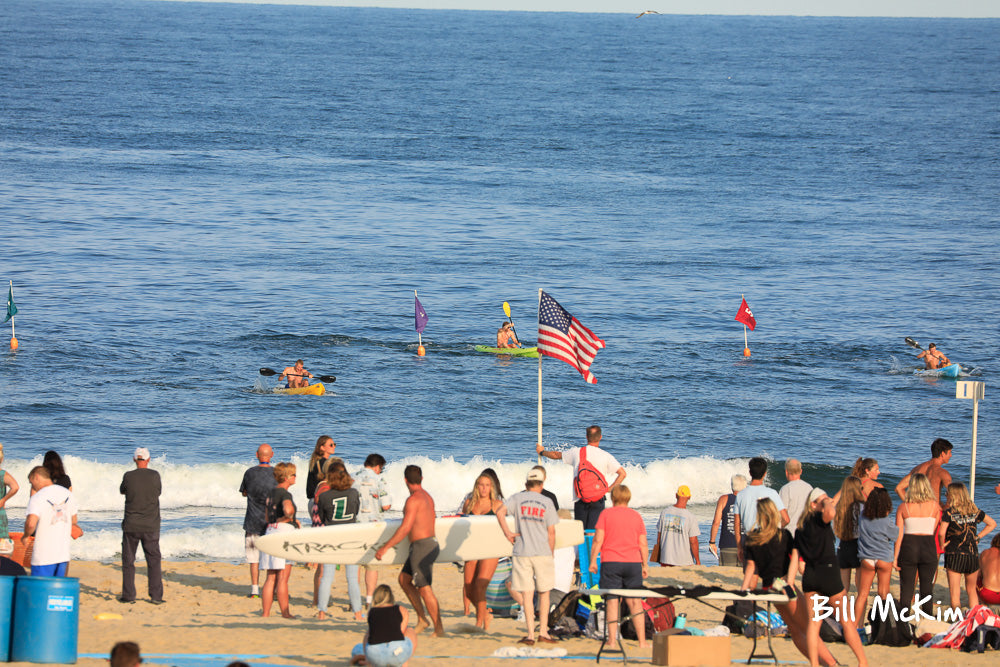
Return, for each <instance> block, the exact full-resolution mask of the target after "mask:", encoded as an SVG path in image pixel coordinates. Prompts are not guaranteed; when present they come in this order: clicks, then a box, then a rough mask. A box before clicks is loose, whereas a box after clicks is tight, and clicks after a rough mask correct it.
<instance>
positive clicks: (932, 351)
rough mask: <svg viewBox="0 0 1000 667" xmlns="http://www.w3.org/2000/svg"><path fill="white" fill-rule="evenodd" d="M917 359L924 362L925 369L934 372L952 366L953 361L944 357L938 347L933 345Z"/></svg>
mask: <svg viewBox="0 0 1000 667" xmlns="http://www.w3.org/2000/svg"><path fill="white" fill-rule="evenodd" d="M917 359H923V360H924V369H925V370H933V369H936V368H944V367H945V366H950V365H951V360H950V359H949V358H948V357H946V356H944V353H943V352H941V351H940V350H938V349H937V345H935V344H934V343H931V344H930V345H928V346H927V349H926V350H924V351H923V352H921V353H920V354H918V355H917Z"/></svg>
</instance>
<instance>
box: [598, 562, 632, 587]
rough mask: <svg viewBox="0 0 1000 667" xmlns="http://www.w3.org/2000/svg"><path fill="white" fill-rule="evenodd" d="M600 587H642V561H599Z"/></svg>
mask: <svg viewBox="0 0 1000 667" xmlns="http://www.w3.org/2000/svg"><path fill="white" fill-rule="evenodd" d="M600 585H601V588H642V563H621V562H619V563H613V562H612V563H607V562H605V563H601V583H600Z"/></svg>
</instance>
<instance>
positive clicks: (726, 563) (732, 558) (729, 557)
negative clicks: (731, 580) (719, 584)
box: [719, 547, 743, 567]
mask: <svg viewBox="0 0 1000 667" xmlns="http://www.w3.org/2000/svg"><path fill="white" fill-rule="evenodd" d="M719 565H721V566H722V567H739V566H741V565H743V561H742V560H741V559H740V550H739V549H737V548H736V547H726V548H725V549H719Z"/></svg>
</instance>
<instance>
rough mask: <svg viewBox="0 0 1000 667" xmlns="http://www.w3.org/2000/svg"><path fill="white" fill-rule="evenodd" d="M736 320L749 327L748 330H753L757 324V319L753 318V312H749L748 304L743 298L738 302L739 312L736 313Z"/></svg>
mask: <svg viewBox="0 0 1000 667" xmlns="http://www.w3.org/2000/svg"><path fill="white" fill-rule="evenodd" d="M736 321H737V322H742V323H743V324H745V325H747V326H748V327H750V331H753V328H754V327H755V326H757V320H755V319H754V318H753V313H752V312H750V305H749V304H748V303H747V300H746V299H743V303H741V304H740V312H738V313H736Z"/></svg>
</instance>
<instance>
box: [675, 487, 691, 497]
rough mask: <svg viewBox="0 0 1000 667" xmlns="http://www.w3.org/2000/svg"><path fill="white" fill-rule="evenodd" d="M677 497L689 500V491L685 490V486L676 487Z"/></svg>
mask: <svg viewBox="0 0 1000 667" xmlns="http://www.w3.org/2000/svg"><path fill="white" fill-rule="evenodd" d="M677 495H678V496H680V497H681V498H690V497H691V489H689V488H687V485H686V484H681V485H680V486H678V487H677Z"/></svg>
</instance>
